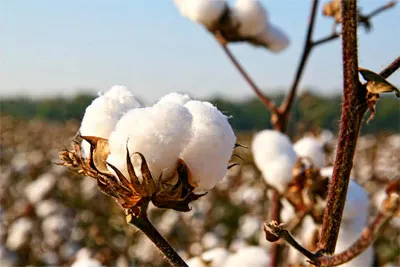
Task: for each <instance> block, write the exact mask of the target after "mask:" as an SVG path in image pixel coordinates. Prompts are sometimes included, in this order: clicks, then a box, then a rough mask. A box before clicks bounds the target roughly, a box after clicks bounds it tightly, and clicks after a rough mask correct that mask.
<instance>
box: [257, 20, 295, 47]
mask: <svg viewBox="0 0 400 267" xmlns="http://www.w3.org/2000/svg"><path fill="white" fill-rule="evenodd" d="M255 39H256V41H257V42H259V43H260V44H261V45H264V46H266V47H267V48H268V49H269V50H271V51H273V52H280V51H282V50H284V49H285V48H286V47H288V46H289V44H290V41H289V38H288V37H287V35H286V34H285V33H284V32H283V31H282V30H281V29H279V28H278V27H277V26H275V25H273V24H272V23H268V24H267V25H266V26H265V28H264V30H263V31H261V32H260V33H259V34H257V35H256V36H255Z"/></svg>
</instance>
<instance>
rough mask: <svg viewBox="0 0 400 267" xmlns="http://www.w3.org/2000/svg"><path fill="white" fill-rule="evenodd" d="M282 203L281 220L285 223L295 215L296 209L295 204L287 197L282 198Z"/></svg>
mask: <svg viewBox="0 0 400 267" xmlns="http://www.w3.org/2000/svg"><path fill="white" fill-rule="evenodd" d="M281 203H282V209H281V221H282V222H283V223H288V222H290V221H291V220H292V219H293V218H294V216H295V215H296V211H295V209H294V207H293V205H292V204H290V202H289V201H288V200H287V199H286V198H282V200H281Z"/></svg>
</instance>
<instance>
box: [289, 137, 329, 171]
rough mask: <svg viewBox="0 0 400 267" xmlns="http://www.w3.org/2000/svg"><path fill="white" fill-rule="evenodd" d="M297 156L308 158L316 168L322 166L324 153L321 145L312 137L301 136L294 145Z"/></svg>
mask: <svg viewBox="0 0 400 267" xmlns="http://www.w3.org/2000/svg"><path fill="white" fill-rule="evenodd" d="M293 148H294V150H295V151H296V154H297V156H298V157H304V158H309V159H311V160H312V162H313V163H314V165H315V166H316V167H317V168H319V169H320V168H322V167H324V159H325V154H324V150H323V148H322V145H321V144H320V143H319V142H318V140H317V139H315V138H313V137H303V138H301V139H300V140H298V141H297V142H296V143H295V144H294V146H293Z"/></svg>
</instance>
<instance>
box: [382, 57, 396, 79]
mask: <svg viewBox="0 0 400 267" xmlns="http://www.w3.org/2000/svg"><path fill="white" fill-rule="evenodd" d="M399 68H400V57H397V58H396V59H395V60H394V61H393V62H392V63H390V65H389V66H387V67H386V68H385V69H384V70H382V71H381V72H380V73H379V75H381V76H382V77H383V78H388V77H389V76H390V75H392V74H393V73H394V72H395V71H396V70H398V69H399Z"/></svg>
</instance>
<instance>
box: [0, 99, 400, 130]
mask: <svg viewBox="0 0 400 267" xmlns="http://www.w3.org/2000/svg"><path fill="white" fill-rule="evenodd" d="M94 98H95V96H94V95H89V94H81V95H77V96H75V97H73V98H61V97H58V98H51V99H40V100H31V99H26V98H17V99H2V100H0V113H1V115H10V116H13V117H17V118H23V119H33V118H40V119H45V120H52V121H67V120H70V119H76V120H81V119H82V116H83V114H84V112H85V108H86V107H87V106H88V105H89V104H90V103H91V101H92V100H93V99H94ZM272 98H273V99H274V100H275V101H276V102H277V103H280V102H281V101H282V99H283V96H282V95H280V96H275V97H272ZM210 101H211V102H212V103H214V104H215V105H216V106H217V107H218V108H219V109H220V110H222V111H223V112H224V113H225V114H226V115H227V116H229V117H230V122H231V124H232V127H233V128H234V129H235V130H236V131H238V132H239V131H240V132H242V131H257V130H261V129H265V128H271V124H270V120H269V118H270V114H269V111H268V110H267V109H266V108H265V107H264V105H263V104H262V103H261V102H260V101H259V100H258V99H257V98H256V97H254V98H251V99H246V100H243V101H235V102H234V101H228V100H225V99H223V98H221V97H217V98H213V99H210ZM340 108H341V96H340V95H336V96H330V97H323V96H319V95H316V94H314V93H308V92H306V93H303V94H302V95H301V96H300V97H298V99H297V101H296V102H295V104H294V106H293V111H292V114H291V120H290V125H289V131H290V133H291V134H292V135H300V134H301V133H302V132H304V131H310V130H316V129H321V128H324V129H330V130H332V131H335V132H336V131H337V130H338V126H339V119H340ZM399 111H400V101H399V100H398V99H396V98H395V97H393V96H391V95H386V96H381V98H380V99H379V100H378V103H377V113H376V116H375V118H374V119H373V120H372V121H371V122H370V123H369V124H365V123H364V125H363V128H362V133H382V132H387V133H394V132H397V133H398V132H400V112H399Z"/></svg>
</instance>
